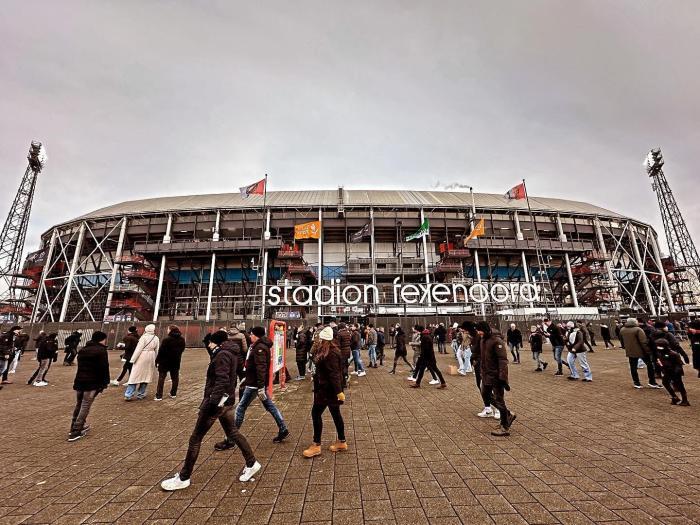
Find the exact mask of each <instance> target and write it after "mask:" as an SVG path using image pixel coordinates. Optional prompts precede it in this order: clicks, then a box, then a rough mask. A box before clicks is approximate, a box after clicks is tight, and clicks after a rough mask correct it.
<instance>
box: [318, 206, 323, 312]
mask: <svg viewBox="0 0 700 525" xmlns="http://www.w3.org/2000/svg"><path fill="white" fill-rule="evenodd" d="M318 222H319V223H320V224H321V233H320V235H319V236H318V285H319V286H321V285H322V284H323V208H319V209H318ZM316 317H317V318H318V322H321V306H320V305H319V306H317V307H316Z"/></svg>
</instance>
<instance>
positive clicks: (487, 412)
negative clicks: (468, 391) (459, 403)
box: [477, 407, 493, 417]
mask: <svg viewBox="0 0 700 525" xmlns="http://www.w3.org/2000/svg"><path fill="white" fill-rule="evenodd" d="M477 416H479V417H492V416H493V410H491V408H490V407H486V408H484V409H483V410H482V411H481V412H479V413H478V414H477Z"/></svg>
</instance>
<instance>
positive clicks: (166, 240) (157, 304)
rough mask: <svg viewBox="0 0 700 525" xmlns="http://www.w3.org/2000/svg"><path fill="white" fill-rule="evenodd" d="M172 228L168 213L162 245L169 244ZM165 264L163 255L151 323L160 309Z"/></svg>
mask: <svg viewBox="0 0 700 525" xmlns="http://www.w3.org/2000/svg"><path fill="white" fill-rule="evenodd" d="M172 228H173V214H172V213H169V214H168V225H167V226H166V228H165V235H163V242H164V243H169V242H170V232H171V230H172ZM166 262H167V258H166V257H165V255H163V256H162V257H161V258H160V272H158V288H157V290H156V301H155V303H154V305H153V322H154V323H155V322H156V321H157V320H158V310H159V309H160V299H161V296H162V295H163V279H164V278H165V264H166Z"/></svg>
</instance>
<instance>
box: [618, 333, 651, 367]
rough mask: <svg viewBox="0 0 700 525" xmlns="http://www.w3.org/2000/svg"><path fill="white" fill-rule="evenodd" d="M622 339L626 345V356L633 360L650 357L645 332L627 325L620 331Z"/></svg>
mask: <svg viewBox="0 0 700 525" xmlns="http://www.w3.org/2000/svg"><path fill="white" fill-rule="evenodd" d="M620 338H621V340H622V342H623V343H624V345H625V355H626V356H627V357H632V358H637V359H639V358H641V357H645V356H647V355H649V347H648V346H647V336H646V335H645V334H644V330H642V329H641V328H639V327H638V326H628V325H625V326H624V327H623V328H622V329H621V330H620Z"/></svg>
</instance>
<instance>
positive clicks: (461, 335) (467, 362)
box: [455, 329, 473, 376]
mask: <svg viewBox="0 0 700 525" xmlns="http://www.w3.org/2000/svg"><path fill="white" fill-rule="evenodd" d="M455 338H456V339H457V363H458V364H459V368H458V369H457V373H458V374H459V375H463V376H465V375H467V374H470V373H471V372H472V371H473V368H472V350H471V341H470V338H469V333H468V332H465V331H463V330H459V329H458V330H457V332H456V333H455Z"/></svg>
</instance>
